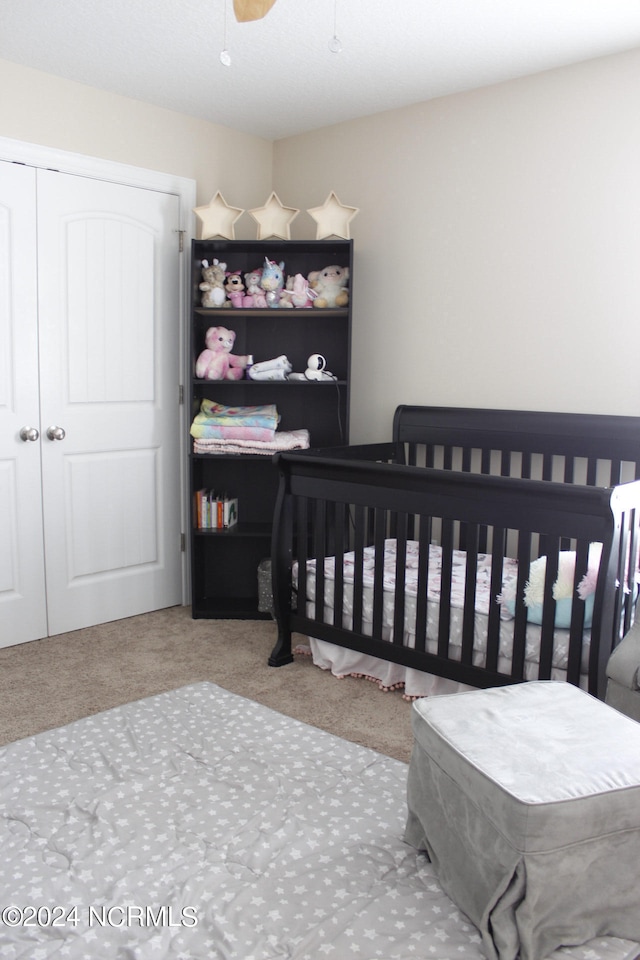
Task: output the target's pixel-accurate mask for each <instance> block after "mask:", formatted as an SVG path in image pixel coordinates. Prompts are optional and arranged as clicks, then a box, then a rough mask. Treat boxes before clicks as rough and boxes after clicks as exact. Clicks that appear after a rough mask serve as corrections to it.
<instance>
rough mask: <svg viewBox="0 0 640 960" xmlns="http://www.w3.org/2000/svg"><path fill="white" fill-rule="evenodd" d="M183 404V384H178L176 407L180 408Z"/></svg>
mask: <svg viewBox="0 0 640 960" xmlns="http://www.w3.org/2000/svg"><path fill="white" fill-rule="evenodd" d="M183 404H184V384H183V383H179V384H178V406H179V407H181V406H182V405H183Z"/></svg>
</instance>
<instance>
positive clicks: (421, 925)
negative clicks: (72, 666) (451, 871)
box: [0, 683, 640, 960]
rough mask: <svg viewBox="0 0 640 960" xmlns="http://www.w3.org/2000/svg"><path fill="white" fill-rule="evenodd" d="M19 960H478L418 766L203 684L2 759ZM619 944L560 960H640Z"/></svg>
mask: <svg viewBox="0 0 640 960" xmlns="http://www.w3.org/2000/svg"><path fill="white" fill-rule="evenodd" d="M0 759H1V762H0V778H1V780H0V794H1V809H2V818H1V836H0V843H1V851H0V852H1V857H2V861H1V862H2V878H1V880H0V889H1V891H2V892H1V896H0V956H1V957H2V958H3V960H17V958H28V960H46V958H70V960H87V958H89V957H90V958H92V960H102V958H110V960H125V958H126V960H147V958H148V960H151V958H153V960H165V958H166V960H169V958H184V960H222V958H224V960H275V958H277V957H288V958H290V960H317V958H319V957H329V958H331V957H333V958H335V960H345V958H348V957H357V958H359V960H375V958H380V960H409V958H411V957H416V958H426V957H433V958H434V960H453V958H456V960H459V958H460V957H464V958H465V960H481V958H482V956H483V954H482V950H481V945H480V937H479V935H478V932H477V930H476V929H475V927H474V926H473V925H472V924H471V923H469V921H468V920H467V919H466V918H465V917H464V916H462V915H461V914H460V912H459V911H458V910H457V908H456V907H455V906H454V904H453V903H452V902H451V901H450V900H449V899H448V898H447V897H446V896H445V895H444V893H443V892H442V890H441V888H440V886H439V885H438V883H437V881H436V879H435V875H434V873H433V871H432V869H431V865H430V864H429V863H428V862H427V860H426V859H425V857H424V855H422V854H420V853H418V852H417V851H415V850H414V849H413V848H411V847H409V846H408V845H407V844H405V843H404V842H403V840H402V836H403V832H404V826H405V820H406V801H405V792H406V779H407V765H406V764H404V763H401V762H399V761H396V760H392V759H389V758H387V757H383V756H381V755H380V754H377V753H375V752H374V751H372V750H369V749H366V748H364V747H361V746H358V745H356V744H352V743H348V742H346V741H344V740H340V739H339V738H337V737H334V736H332V735H331V734H328V733H325V732H323V731H320V730H317V729H315V728H313V727H310V726H308V725H306V724H303V723H300V722H299V721H295V720H292V719H290V718H288V717H285V716H283V715H281V714H279V713H275V712H274V711H271V710H268V709H267V708H265V707H263V706H261V705H259V704H257V703H254V702H252V701H249V700H246V699H244V698H242V697H238V696H236V695H234V694H231V693H228V692H226V691H225V690H222V689H221V688H220V687H217V686H215V685H214V684H211V683H196V684H192V685H190V686H187V687H183V688H180V689H178V690H174V691H171V692H168V693H162V694H158V695H157V696H154V697H151V698H149V699H146V700H141V701H138V702H136V703H131V704H127V705H125V706H122V707H118V708H116V709H113V710H110V711H107V712H105V713H101V714H98V715H96V716H93V717H88V718H86V719H83V720H79V721H77V722H75V723H72V724H70V725H68V726H66V727H63V728H61V729H57V730H52V731H49V732H47V733H42V734H39V735H37V736H34V737H30V738H28V739H26V740H22V741H18V742H17V743H13V744H9V745H8V746H6V747H3V748H1V749H0ZM639 953H640V946H639V945H638V944H633V943H630V942H629V941H623V940H618V939H615V938H605V939H599V940H596V941H591V942H589V943H588V944H585V945H583V946H580V947H571V948H563V949H562V950H559V951H556V953H554V954H553V957H554V960H632V958H637V957H638V955H639Z"/></svg>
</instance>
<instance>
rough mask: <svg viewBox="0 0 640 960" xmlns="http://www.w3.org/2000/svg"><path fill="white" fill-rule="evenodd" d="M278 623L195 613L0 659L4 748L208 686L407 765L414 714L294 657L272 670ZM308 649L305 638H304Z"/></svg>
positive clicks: (123, 623)
mask: <svg viewBox="0 0 640 960" xmlns="http://www.w3.org/2000/svg"><path fill="white" fill-rule="evenodd" d="M275 637H276V627H275V624H274V623H273V622H272V621H270V620H269V621H264V620H259V621H254V620H192V619H191V611H190V608H188V607H171V608H169V609H168V610H159V611H155V612H154V613H149V614H144V615H142V616H139V617H131V618H130V619H127V620H118V621H115V622H112V623H106V624H101V625H99V626H96V627H89V628H87V629H86V630H77V631H74V632H73V633H65V634H60V635H59V636H57V637H49V638H47V639H45V640H36V641H33V642H32V643H25V644H20V645H18V646H14V647H5V648H3V649H0V743H8V742H10V741H12V740H18V739H20V738H22V737H26V736H29V735H31V734H33V733H38V732H40V731H42V730H47V729H50V728H51V727H58V726H61V725H62V724H65V723H69V722H70V721H72V720H76V719H78V718H80V717H84V716H88V715H89V714H92V713H98V712H99V711H101V710H106V709H108V708H110V707H114V706H118V705H119V704H122V703H128V702H129V701H131V700H138V699H140V698H141V697H146V696H150V695H152V694H154V693H159V692H160V691H163V690H171V689H173V688H174V687H179V686H182V685H184V684H186V683H192V682H194V681H197V680H210V681H212V682H213V683H217V684H218V685H219V686H221V687H224V688H225V689H226V690H230V691H231V692H232V693H238V694H241V695H242V696H245V697H248V698H250V699H252V700H257V701H258V702H259V703H262V704H264V705H265V706H268V707H272V708H273V709H274V710H279V711H280V712H281V713H285V714H287V715H288V716H291V717H295V718H296V719H298V720H302V721H304V722H306V723H310V724H312V725H313V726H317V727H321V728H322V729H323V730H328V731H329V732H330V733H334V734H336V735H337V736H340V737H345V738H346V739H348V740H353V741H354V742H355V743H360V744H363V745H364V746H367V747H371V748H372V749H374V750H378V751H379V752H380V753H384V754H386V755H387V756H390V757H395V758H396V759H398V760H404V761H408V760H409V756H410V752H411V743H412V738H411V705H410V704H409V703H407V702H406V701H405V700H403V699H402V696H401V694H400V693H399V692H397V691H395V692H391V693H383V692H382V691H380V690H379V689H378V688H377V687H376V686H375V684H373V683H370V682H369V681H367V680H357V679H353V678H346V679H344V680H338V679H337V678H335V677H332V676H331V675H330V674H329V673H326V672H325V671H323V670H320V669H319V668H318V667H315V666H314V665H313V663H312V662H311V659H310V658H309V657H304V656H296V658H295V662H294V663H292V664H289V665H287V666H285V667H278V668H274V667H269V666H268V665H267V658H268V656H269V653H270V652H271V648H272V647H273V644H274V642H275ZM299 639H301V638H299Z"/></svg>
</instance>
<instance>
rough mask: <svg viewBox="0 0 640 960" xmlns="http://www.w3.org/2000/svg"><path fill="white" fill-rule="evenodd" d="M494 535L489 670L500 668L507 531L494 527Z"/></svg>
mask: <svg viewBox="0 0 640 960" xmlns="http://www.w3.org/2000/svg"><path fill="white" fill-rule="evenodd" d="M492 535H493V539H492V545H491V595H490V600H489V622H488V624H487V658H486V667H487V670H497V669H498V654H499V652H500V606H499V604H498V603H497V599H496V598H497V597H498V596H499V595H500V594H501V593H502V577H503V570H504V555H505V548H506V542H507V531H506V530H505V529H504V527H493V529H492Z"/></svg>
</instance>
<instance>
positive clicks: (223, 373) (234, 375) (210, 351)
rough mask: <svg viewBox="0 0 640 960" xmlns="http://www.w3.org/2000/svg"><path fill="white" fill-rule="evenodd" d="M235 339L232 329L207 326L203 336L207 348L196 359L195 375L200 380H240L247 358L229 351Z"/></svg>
mask: <svg viewBox="0 0 640 960" xmlns="http://www.w3.org/2000/svg"><path fill="white" fill-rule="evenodd" d="M235 341H236V335H235V333H234V331H233V330H227V328H226V327H209V329H208V330H207V333H206V336H205V343H206V345H207V348H206V350H203V351H202V353H201V354H200V356H199V357H198V359H197V360H196V377H199V378H200V379H201V380H241V379H242V375H243V373H244V370H245V367H246V366H247V359H248V358H247V357H238V356H235V354H233V353H231V350H232V349H233V345H234V343H235Z"/></svg>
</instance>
